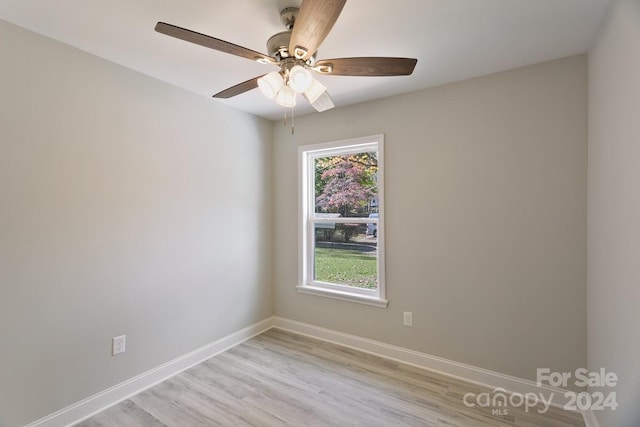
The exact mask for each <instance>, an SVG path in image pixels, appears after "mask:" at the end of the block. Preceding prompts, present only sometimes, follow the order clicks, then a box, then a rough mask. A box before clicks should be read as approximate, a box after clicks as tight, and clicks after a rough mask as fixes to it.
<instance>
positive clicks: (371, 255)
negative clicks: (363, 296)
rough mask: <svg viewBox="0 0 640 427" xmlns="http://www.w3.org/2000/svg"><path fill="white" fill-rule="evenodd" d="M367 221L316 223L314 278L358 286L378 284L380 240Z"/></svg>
mask: <svg viewBox="0 0 640 427" xmlns="http://www.w3.org/2000/svg"><path fill="white" fill-rule="evenodd" d="M368 227H369V225H368V224H342V223H338V224H335V223H318V224H316V225H315V247H314V268H313V272H314V280H315V281H318V282H325V283H334V284H338V285H345V286H354V287H358V288H367V289H376V288H377V287H378V282H377V277H378V264H377V255H378V241H377V240H378V239H377V235H376V236H374V234H373V233H369V234H367V228H368Z"/></svg>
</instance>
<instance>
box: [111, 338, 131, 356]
mask: <svg viewBox="0 0 640 427" xmlns="http://www.w3.org/2000/svg"><path fill="white" fill-rule="evenodd" d="M126 339H127V336H126V335H120V336H119V337H113V340H112V342H111V355H112V356H115V355H116V354H120V353H124V351H125V344H126Z"/></svg>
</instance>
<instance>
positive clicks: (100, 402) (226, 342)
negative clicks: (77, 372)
mask: <svg viewBox="0 0 640 427" xmlns="http://www.w3.org/2000/svg"><path fill="white" fill-rule="evenodd" d="M273 321H274V318H273V317H269V318H267V319H265V320H262V321H260V322H258V323H254V324H253V325H251V326H248V327H246V328H244V329H241V330H239V331H237V332H234V333H232V334H230V335H227V336H225V337H223V338H221V339H219V340H217V341H214V342H212V343H210V344H207V345H205V346H203V347H200V348H198V349H196V350H194V351H192V352H190V353H187V354H185V355H183V356H180V357H178V358H176V359H173V360H171V361H169V362H167V363H164V364H162V365H160V366H157V367H155V368H153V369H150V370H149V371H147V372H143V373H142V374H140V375H137V376H135V377H133V378H131V379H128V380H127V381H124V382H122V383H120V384H117V385H115V386H113V387H110V388H108V389H106V390H104V391H102V392H100V393H97V394H94V395H93V396H90V397H88V398H86V399H83V400H81V401H79V402H77V403H74V404H73V405H70V406H67V407H66V408H63V409H60V410H59V411H56V412H54V413H52V414H50V415H47V416H46V417H44V418H41V419H39V420H37V421H34V422H32V423H30V424H28V425H27V426H25V427H66V426H70V425H73V424H76V423H78V422H80V421H82V420H84V419H87V418H89V417H91V416H93V415H95V414H97V413H98V412H101V411H103V410H105V409H107V408H108V407H110V406H113V405H115V404H117V403H119V402H122V401H123V400H126V399H128V398H129V397H131V396H133V395H134V394H137V393H140V392H141V391H143V390H146V389H148V388H149V387H152V386H154V385H156V384H158V383H160V382H162V381H164V380H166V379H168V378H170V377H172V376H174V375H176V374H178V373H180V372H182V371H184V370H186V369H189V368H190V367H192V366H195V365H197V364H198V363H201V362H203V361H205V360H207V359H209V358H210V357H213V356H215V355H216V354H218V353H221V352H223V351H225V350H227V349H229V348H231V347H233V346H236V345H238V344H240V343H241V342H243V341H246V340H248V339H250V338H252V337H254V336H256V335H259V334H261V333H262V332H264V331H267V330H269V329H271V328H272V327H273Z"/></svg>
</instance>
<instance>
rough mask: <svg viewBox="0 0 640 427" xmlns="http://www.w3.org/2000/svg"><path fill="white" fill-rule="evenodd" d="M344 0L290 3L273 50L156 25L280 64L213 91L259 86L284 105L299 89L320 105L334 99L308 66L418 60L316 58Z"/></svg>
mask: <svg viewBox="0 0 640 427" xmlns="http://www.w3.org/2000/svg"><path fill="white" fill-rule="evenodd" d="M345 3H346V0H303V1H302V4H301V6H300V8H297V7H287V8H285V9H283V10H282V11H281V12H280V17H281V20H282V23H283V24H284V25H285V27H286V28H287V30H286V31H283V32H280V33H277V34H275V35H274V36H272V37H271V38H269V40H268V41H267V49H268V52H269V55H265V54H262V53H260V52H256V51H254V50H251V49H247V48H246V47H242V46H238V45H236V44H233V43H230V42H227V41H224V40H220V39H217V38H215V37H211V36H207V35H205V34H201V33H197V32H195V31H191V30H188V29H186V28H181V27H177V26H175V25H171V24H167V23H164V22H158V23H157V24H156V27H155V30H156V31H157V32H159V33H162V34H166V35H168V36H171V37H175V38H178V39H181V40H185V41H188V42H191V43H195V44H198V45H201V46H204V47H208V48H211V49H215V50H218V51H221V52H225V53H229V54H231V55H236V56H240V57H243V58H247V59H250V60H252V61H257V62H261V63H264V64H271V65H276V66H277V67H279V70H278V71H273V72H270V73H268V74H265V75H263V76H258V77H255V78H253V79H251V80H247V81H246V82H242V83H239V84H237V85H235V86H232V87H230V88H228V89H225V90H223V91H221V92H218V93H216V94H215V95H213V97H214V98H231V97H233V96H236V95H240V94H242V93H244V92H247V91H249V90H252V89H255V88H257V87H259V88H260V89H261V90H262V92H263V93H264V94H265V95H266V96H267V97H269V98H271V99H275V100H276V102H277V103H278V104H280V105H282V106H284V107H293V106H295V105H296V94H302V95H303V96H304V98H305V99H306V100H307V101H308V102H309V103H310V104H311V105H312V106H313V107H314V108H315V109H316V110H317V111H325V110H328V109H330V108H333V107H334V106H335V105H334V103H333V101H332V99H331V97H330V96H329V94H328V93H327V90H326V88H325V87H324V86H323V85H322V84H321V83H320V82H319V81H318V80H316V79H315V78H313V75H312V73H311V72H310V70H312V71H314V72H317V73H319V74H326V75H334V76H359V77H364V76H402V75H410V74H411V73H412V72H413V69H414V68H415V66H416V63H417V62H418V61H417V60H416V59H413V58H388V57H359V58H338V59H321V60H316V55H317V51H318V47H319V46H320V44H321V43H322V42H323V41H324V39H325V38H326V37H327V35H328V34H329V31H330V30H331V28H332V27H333V25H334V24H335V22H336V20H337V19H338V16H339V15H340V12H341V11H342V8H343V7H344V5H345Z"/></svg>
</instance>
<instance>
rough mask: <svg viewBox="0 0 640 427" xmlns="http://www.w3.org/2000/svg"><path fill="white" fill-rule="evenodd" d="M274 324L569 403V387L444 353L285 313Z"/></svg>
mask: <svg viewBox="0 0 640 427" xmlns="http://www.w3.org/2000/svg"><path fill="white" fill-rule="evenodd" d="M274 327H275V328H279V329H283V330H287V331H290V332H294V333H297V334H300V335H306V336H309V337H312V338H316V339H320V340H323V341H328V342H332V343H335V344H340V345H343V346H346V347H349V348H353V349H355V350H360V351H364V352H366V353H370V354H374V355H377V356H381V357H384V358H386V359H391V360H395V361H398V362H402V363H406V364H408V365H412V366H416V367H418V368H422V369H427V370H430V371H434V372H437V373H440V374H442V375H446V376H448V377H453V378H456V379H459V380H462V381H466V382H470V383H473V384H477V385H480V386H484V387H488V388H494V389H495V388H503V389H505V390H507V391H508V392H511V393H520V394H523V395H524V394H526V393H535V394H537V395H540V393H543V395H544V396H545V399H546V400H548V399H551V404H552V405H553V406H556V407H560V408H563V407H564V405H565V404H566V403H567V399H566V398H565V397H564V393H566V392H567V390H563V389H560V388H554V387H547V386H539V385H538V384H536V383H535V382H533V381H529V380H525V379H522V378H517V377H513V376H510V375H506V374H501V373H499V372H494V371H490V370H488V369H482V368H478V367H475V366H471V365H466V364H464V363H459V362H455V361H453V360H448V359H444V358H442V357H437V356H431V355H429V354H426V353H420V352H417V351H413V350H409V349H406V348H402V347H396V346H393V345H389V344H385V343H382V342H379V341H373V340H370V339H366V338H361V337H358V336H355V335H349V334H345V333H342V332H337V331H333V330H330V329H325V328H321V327H318V326H314V325H310V324H308V323H302V322H297V321H295V320H289V319H284V318H282V317H275V319H274Z"/></svg>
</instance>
